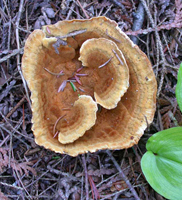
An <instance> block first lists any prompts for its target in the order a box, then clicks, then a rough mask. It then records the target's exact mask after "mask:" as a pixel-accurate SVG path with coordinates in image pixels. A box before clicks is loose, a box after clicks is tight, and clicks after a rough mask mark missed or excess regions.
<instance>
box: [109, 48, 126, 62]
mask: <svg viewBox="0 0 182 200" xmlns="http://www.w3.org/2000/svg"><path fill="white" fill-rule="evenodd" d="M112 51H113V53H114V54H115V56H116V57H117V59H118V60H119V62H120V64H121V65H124V64H123V61H122V60H121V58H120V57H119V56H118V54H117V53H116V52H115V51H114V49H112Z"/></svg>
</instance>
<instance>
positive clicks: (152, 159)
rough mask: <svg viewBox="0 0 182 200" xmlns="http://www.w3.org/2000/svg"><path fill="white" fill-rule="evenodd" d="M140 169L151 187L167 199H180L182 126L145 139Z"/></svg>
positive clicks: (181, 184)
mask: <svg viewBox="0 0 182 200" xmlns="http://www.w3.org/2000/svg"><path fill="white" fill-rule="evenodd" d="M146 148H147V152H146V153H145V154H144V156H143V157H142V160H141V167H142V171H143V173H144V175H145V177H146V179H147V181H148V183H149V184H150V185H151V186H152V188H153V189H154V190H155V191H157V192H158V193H159V194H161V195H162V196H164V197H165V198H167V199H171V200H181V199H182V127H175V128H170V129H167V130H164V131H160V132H158V133H156V134H154V135H153V136H152V137H150V138H149V140H148V141H147V145H146Z"/></svg>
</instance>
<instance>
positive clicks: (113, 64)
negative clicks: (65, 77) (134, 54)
mask: <svg viewBox="0 0 182 200" xmlns="http://www.w3.org/2000/svg"><path fill="white" fill-rule="evenodd" d="M113 51H114V52H117V55H118V56H119V60H118V58H117V57H116V56H115V54H114V53H113ZM103 56H104V57H106V58H107V60H109V59H110V61H109V62H108V63H107V62H106V63H107V66H103V67H107V68H109V70H110V75H111V76H110V80H107V78H106V79H105V78H104V77H105V76H104V75H103V70H104V68H100V69H97V73H98V74H99V81H98V83H97V84H96V85H95V87H94V97H95V99H96V102H97V103H98V104H100V105H101V106H103V107H104V108H107V109H112V108H115V107H116V106H117V104H118V102H119V101H120V100H121V97H122V96H123V95H124V93H125V92H126V90H127V89H128V87H129V70H128V66H127V64H126V61H125V59H124V56H123V54H122V52H121V51H120V50H119V49H118V47H117V45H116V44H115V43H114V42H113V41H111V40H108V39H105V38H98V39H96V38H94V39H88V40H86V41H85V42H84V43H83V44H82V46H81V48H80V57H79V58H78V60H80V61H81V62H82V65H83V66H86V67H93V68H94V67H95V68H98V67H99V66H98V63H100V60H101V59H103ZM103 64H104V63H103ZM101 66H102V65H101ZM106 77H107V76H106ZM106 82H107V83H106Z"/></svg>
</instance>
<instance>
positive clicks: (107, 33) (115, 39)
mask: <svg viewBox="0 0 182 200" xmlns="http://www.w3.org/2000/svg"><path fill="white" fill-rule="evenodd" d="M106 35H107V36H108V37H110V38H111V39H113V40H115V41H116V42H118V43H121V41H120V40H118V39H117V38H115V37H113V36H111V35H109V33H108V30H107V29H106Z"/></svg>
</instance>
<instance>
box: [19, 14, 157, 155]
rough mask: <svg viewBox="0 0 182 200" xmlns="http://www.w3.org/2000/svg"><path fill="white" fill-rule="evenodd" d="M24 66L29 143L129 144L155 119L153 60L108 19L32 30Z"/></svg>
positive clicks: (61, 148) (59, 146)
mask: <svg viewBox="0 0 182 200" xmlns="http://www.w3.org/2000/svg"><path fill="white" fill-rule="evenodd" d="M47 30H49V31H47ZM22 70H23V74H24V77H25V79H26V80H27V83H28V86H29V88H30V90H31V92H32V95H31V99H32V112H33V119H32V122H33V131H34V135H35V141H36V143H37V144H39V145H42V146H44V147H46V148H49V149H51V150H53V151H55V152H59V153H67V154H69V155H72V156H76V155H78V154H80V153H85V152H87V151H90V152H95V151H96V150H99V149H106V148H109V149H123V148H129V147H131V146H133V145H134V144H136V143H137V142H138V140H139V139H140V137H141V136H142V134H143V133H144V130H145V128H146V127H147V123H151V122H152V120H153V116H154V112H155V103H156V90H157V84H156V79H155V76H154V73H153V70H152V67H151V64H150V62H149V60H148V58H147V57H146V55H145V54H144V53H143V52H142V51H141V50H140V49H139V48H138V46H136V45H134V44H133V43H132V41H130V39H129V38H128V37H127V36H126V35H125V34H124V33H123V32H122V31H121V30H120V29H119V28H118V26H117V24H116V23H115V22H114V21H112V20H110V19H108V18H106V17H95V18H92V19H89V20H71V21H60V22H58V23H56V24H54V25H47V26H44V27H43V28H42V30H35V31H34V32H33V33H32V34H30V36H29V37H28V39H27V41H26V44H25V49H24V55H23V60H22ZM97 103H98V104H100V105H101V106H100V109H99V110H98V111H97V106H96V105H97Z"/></svg>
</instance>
